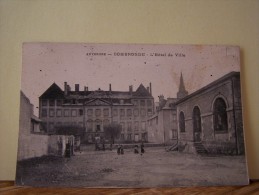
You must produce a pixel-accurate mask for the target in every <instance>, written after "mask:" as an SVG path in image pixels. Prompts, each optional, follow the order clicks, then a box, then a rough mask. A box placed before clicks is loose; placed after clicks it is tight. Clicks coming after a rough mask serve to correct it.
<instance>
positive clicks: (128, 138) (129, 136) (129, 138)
mask: <svg viewBox="0 0 259 195" xmlns="http://www.w3.org/2000/svg"><path fill="white" fill-rule="evenodd" d="M131 139H132V138H131V133H129V134H128V137H127V140H129V141H131Z"/></svg>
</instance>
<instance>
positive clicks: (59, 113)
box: [56, 109, 62, 117]
mask: <svg viewBox="0 0 259 195" xmlns="http://www.w3.org/2000/svg"><path fill="white" fill-rule="evenodd" d="M56 115H57V117H61V116H62V110H61V109H57V114H56Z"/></svg>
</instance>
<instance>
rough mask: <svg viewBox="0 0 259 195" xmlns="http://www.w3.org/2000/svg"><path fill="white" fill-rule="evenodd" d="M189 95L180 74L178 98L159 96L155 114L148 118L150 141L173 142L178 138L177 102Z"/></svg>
mask: <svg viewBox="0 0 259 195" xmlns="http://www.w3.org/2000/svg"><path fill="white" fill-rule="evenodd" d="M187 95H188V91H187V90H186V89H185V85H184V81H183V75H182V73H181V76H180V84H179V90H178V92H177V97H176V98H167V99H165V98H164V96H163V95H160V96H158V97H159V102H157V105H156V112H155V114H154V115H153V116H152V117H150V118H149V119H148V135H149V136H148V141H149V142H152V143H164V144H173V143H175V142H177V140H178V128H177V109H176V104H175V103H176V102H177V101H178V100H180V99H181V98H184V97H185V96H187Z"/></svg>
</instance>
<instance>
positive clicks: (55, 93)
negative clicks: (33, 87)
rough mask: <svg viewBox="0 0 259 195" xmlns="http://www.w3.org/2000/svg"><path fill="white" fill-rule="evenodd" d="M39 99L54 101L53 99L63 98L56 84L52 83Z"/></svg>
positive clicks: (62, 93)
mask: <svg viewBox="0 0 259 195" xmlns="http://www.w3.org/2000/svg"><path fill="white" fill-rule="evenodd" d="M40 98H41V99H55V98H64V92H63V91H62V89H61V88H60V87H59V86H58V85H57V84H56V83H53V84H52V85H51V86H50V87H49V88H48V89H47V90H46V91H45V92H44V93H43V94H42V95H41V96H40Z"/></svg>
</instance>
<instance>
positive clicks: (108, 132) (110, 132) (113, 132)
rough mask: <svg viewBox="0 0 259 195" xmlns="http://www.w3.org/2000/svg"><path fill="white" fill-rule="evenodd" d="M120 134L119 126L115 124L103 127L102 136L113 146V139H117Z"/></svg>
mask: <svg viewBox="0 0 259 195" xmlns="http://www.w3.org/2000/svg"><path fill="white" fill-rule="evenodd" d="M120 134H121V126H120V125H119V124H116V123H111V124H108V125H105V126H104V136H105V138H107V139H111V142H112V144H114V139H116V138H118V137H119V136H120Z"/></svg>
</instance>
